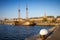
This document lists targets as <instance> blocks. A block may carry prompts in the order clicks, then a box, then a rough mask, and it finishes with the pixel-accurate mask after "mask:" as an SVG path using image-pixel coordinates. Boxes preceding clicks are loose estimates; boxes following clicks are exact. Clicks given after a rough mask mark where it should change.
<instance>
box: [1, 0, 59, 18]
mask: <svg viewBox="0 0 60 40" xmlns="http://www.w3.org/2000/svg"><path fill="white" fill-rule="evenodd" d="M19 3H20V10H21V12H20V15H21V18H25V17H26V4H28V13H29V14H28V15H29V17H40V16H43V15H44V11H46V15H47V16H60V0H0V18H3V17H5V18H15V17H16V18H17V17H18V5H19Z"/></svg>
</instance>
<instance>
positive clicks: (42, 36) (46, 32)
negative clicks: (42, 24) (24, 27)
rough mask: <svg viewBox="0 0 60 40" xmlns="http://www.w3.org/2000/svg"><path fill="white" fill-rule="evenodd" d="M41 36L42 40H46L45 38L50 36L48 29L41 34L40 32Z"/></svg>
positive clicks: (41, 31) (42, 30)
mask: <svg viewBox="0 0 60 40" xmlns="http://www.w3.org/2000/svg"><path fill="white" fill-rule="evenodd" d="M39 34H40V38H41V39H42V40H45V36H46V35H47V34H48V30H46V29H41V30H40V32H39Z"/></svg>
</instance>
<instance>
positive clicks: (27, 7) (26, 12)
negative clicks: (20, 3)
mask: <svg viewBox="0 0 60 40" xmlns="http://www.w3.org/2000/svg"><path fill="white" fill-rule="evenodd" d="M26 19H28V5H27V4H26Z"/></svg>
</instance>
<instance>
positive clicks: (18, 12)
mask: <svg viewBox="0 0 60 40" xmlns="http://www.w3.org/2000/svg"><path fill="white" fill-rule="evenodd" d="M18 20H19V21H20V3H19V5H18Z"/></svg>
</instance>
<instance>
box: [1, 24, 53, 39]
mask: <svg viewBox="0 0 60 40" xmlns="http://www.w3.org/2000/svg"><path fill="white" fill-rule="evenodd" d="M51 27H52V26H15V25H3V24H0V40H24V39H25V38H27V37H29V36H33V35H36V34H38V33H39V31H40V30H41V29H47V30H48V29H49V28H51Z"/></svg>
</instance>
